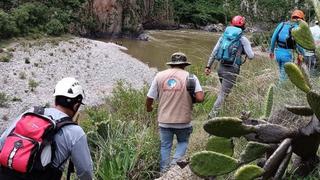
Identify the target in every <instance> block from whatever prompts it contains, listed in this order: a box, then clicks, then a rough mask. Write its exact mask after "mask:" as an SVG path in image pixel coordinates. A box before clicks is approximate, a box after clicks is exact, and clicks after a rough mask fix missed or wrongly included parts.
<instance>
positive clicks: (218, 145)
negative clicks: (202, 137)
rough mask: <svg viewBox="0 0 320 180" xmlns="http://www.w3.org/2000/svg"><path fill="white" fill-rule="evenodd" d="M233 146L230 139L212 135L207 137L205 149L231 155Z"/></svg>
mask: <svg viewBox="0 0 320 180" xmlns="http://www.w3.org/2000/svg"><path fill="white" fill-rule="evenodd" d="M233 148H234V144H233V142H232V139H227V138H223V137H217V136H212V137H210V138H209V139H208V143H207V147H206V150H207V151H214V152H218V153H221V154H225V155H227V156H232V155H233Z"/></svg>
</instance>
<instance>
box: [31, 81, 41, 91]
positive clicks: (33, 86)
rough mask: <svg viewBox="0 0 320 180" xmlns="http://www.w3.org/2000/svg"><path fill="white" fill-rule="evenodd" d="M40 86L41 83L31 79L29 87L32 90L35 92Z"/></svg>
mask: <svg viewBox="0 0 320 180" xmlns="http://www.w3.org/2000/svg"><path fill="white" fill-rule="evenodd" d="M38 86H39V82H37V81H35V80H33V79H30V80H29V87H30V90H31V91H32V92H33V91H34V90H35V89H36V87H38Z"/></svg>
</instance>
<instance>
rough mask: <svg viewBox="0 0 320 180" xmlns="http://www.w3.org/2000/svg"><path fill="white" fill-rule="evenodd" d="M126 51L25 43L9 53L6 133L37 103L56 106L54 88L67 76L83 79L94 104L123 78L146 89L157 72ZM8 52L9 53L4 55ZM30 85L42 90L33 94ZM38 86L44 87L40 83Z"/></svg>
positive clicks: (77, 41) (75, 43) (4, 73)
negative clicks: (12, 121) (54, 104)
mask: <svg viewBox="0 0 320 180" xmlns="http://www.w3.org/2000/svg"><path fill="white" fill-rule="evenodd" d="M121 49H123V50H125V48H124V47H121V46H118V45H116V44H113V43H104V42H100V41H94V40H89V39H83V38H73V39H70V40H66V41H61V42H55V43H52V42H51V43H39V42H33V43H30V42H28V43H25V42H24V43H20V44H15V45H12V46H11V47H10V48H8V50H9V51H10V54H12V58H11V59H10V61H9V62H0V73H1V76H0V82H1V83H0V93H5V94H6V96H7V97H8V98H9V100H8V101H7V107H1V108H0V133H1V132H2V131H1V130H2V129H3V127H4V126H5V125H6V124H7V123H8V122H9V121H10V120H12V119H13V118H14V117H16V116H17V115H18V114H20V113H21V112H23V111H24V110H26V109H28V108H29V107H32V106H36V105H45V104H50V105H52V104H53V102H52V101H53V98H52V94H53V89H54V86H55V84H56V82H57V81H59V80H60V79H62V78H63V77H68V76H72V77H75V78H77V79H78V80H79V81H80V83H81V84H82V85H83V87H84V89H85V93H86V99H85V103H86V104H87V105H89V106H92V105H97V104H100V103H102V102H103V98H104V97H106V96H107V95H110V93H111V91H112V88H113V86H114V85H115V83H116V82H117V81H119V80H123V81H125V82H127V83H130V84H131V85H132V86H133V87H134V88H140V87H142V86H143V84H144V83H145V82H148V83H150V82H151V81H152V78H153V76H154V75H155V70H153V69H150V68H149V67H148V66H147V65H146V64H144V63H142V62H140V61H139V60H137V59H135V58H133V57H131V56H130V55H128V54H126V53H124V52H122V51H121ZM2 54H3V53H2ZM30 83H31V84H33V85H34V86H36V87H35V88H34V90H33V91H32V90H31V89H32V88H31V86H30ZM36 84H38V85H36Z"/></svg>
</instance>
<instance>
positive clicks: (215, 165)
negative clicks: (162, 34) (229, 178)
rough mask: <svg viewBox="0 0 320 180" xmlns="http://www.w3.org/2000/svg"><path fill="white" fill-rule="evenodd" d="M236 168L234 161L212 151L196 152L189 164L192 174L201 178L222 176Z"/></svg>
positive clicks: (236, 163)
mask: <svg viewBox="0 0 320 180" xmlns="http://www.w3.org/2000/svg"><path fill="white" fill-rule="evenodd" d="M238 166H239V164H238V161H237V160H236V159H234V158H232V157H229V156H226V155H223V154H220V153H216V152H212V151H202V152H197V153H195V154H194V155H192V156H191V162H190V167H191V170H192V172H194V173H195V174H196V175H198V176H201V177H208V176H219V175H223V174H226V173H229V172H232V171H234V170H235V169H237V168H238Z"/></svg>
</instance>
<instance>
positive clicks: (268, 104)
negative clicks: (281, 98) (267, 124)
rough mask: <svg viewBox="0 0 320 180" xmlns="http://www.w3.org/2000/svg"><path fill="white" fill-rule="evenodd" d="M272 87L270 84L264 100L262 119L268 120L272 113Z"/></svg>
mask: <svg viewBox="0 0 320 180" xmlns="http://www.w3.org/2000/svg"><path fill="white" fill-rule="evenodd" d="M274 87H275V86H274V85H273V84H272V85H271V86H270V87H269V89H268V93H267V96H266V100H265V105H264V108H265V109H264V117H265V118H268V117H269V116H270V114H271V111H272V105H273V91H274Z"/></svg>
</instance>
